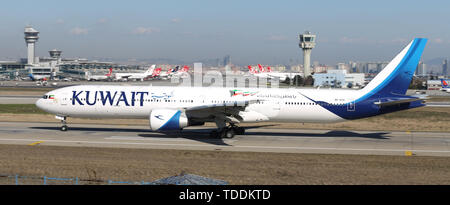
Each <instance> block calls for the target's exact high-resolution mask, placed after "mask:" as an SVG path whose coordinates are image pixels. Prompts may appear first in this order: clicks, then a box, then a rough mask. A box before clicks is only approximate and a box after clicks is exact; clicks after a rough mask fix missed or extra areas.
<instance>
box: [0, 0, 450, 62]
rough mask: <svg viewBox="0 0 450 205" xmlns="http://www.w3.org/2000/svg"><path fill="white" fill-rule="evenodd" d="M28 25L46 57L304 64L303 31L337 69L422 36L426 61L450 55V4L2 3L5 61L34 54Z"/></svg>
mask: <svg viewBox="0 0 450 205" xmlns="http://www.w3.org/2000/svg"><path fill="white" fill-rule="evenodd" d="M28 24H29V25H32V26H33V27H34V28H35V29H37V30H38V31H39V32H40V34H39V35H40V39H39V42H38V43H37V46H36V47H37V48H36V53H37V55H39V56H48V52H47V51H48V50H51V49H53V48H57V49H61V50H62V51H63V57H84V58H88V59H94V58H98V57H113V58H133V57H136V58H172V59H181V60H186V61H191V60H198V59H208V58H223V56H225V55H227V54H229V55H231V58H232V61H233V62H235V63H238V64H254V63H268V64H273V63H289V61H290V59H292V60H293V62H294V63H295V62H299V63H302V61H303V60H302V57H301V56H302V53H301V50H300V49H299V47H298V39H297V35H298V33H303V32H304V31H305V30H309V31H311V32H313V33H315V34H317V45H316V48H315V49H313V51H312V61H319V62H321V63H327V64H332V65H333V64H335V63H337V62H346V61H349V60H354V61H357V60H359V61H378V60H391V59H392V58H393V57H394V55H395V54H396V53H398V52H399V51H400V50H401V49H402V48H403V47H404V46H406V45H407V43H408V42H409V41H410V40H412V39H413V38H414V37H426V38H428V39H429V43H428V44H427V47H426V49H425V53H424V55H423V59H424V60H428V59H432V58H436V57H449V56H450V55H449V51H450V1H432V0H429V1H412V0H408V1H392V0H388V1H384V0H376V1H361V0H356V1H345V0H340V1H313V0H310V1H298V0H294V1H282V0H280V1H273V0H269V1H262V0H257V1H251V0H236V1H235V0H226V1H214V0H210V1H206V0H205V1H192V0H191V1H182V0H176V1H175V0H173V1H172V0H164V1H148V0H146V1H133V0H129V1H111V0H109V1H103V0H89V1H83V0H77V1H61V0H58V1H45V0H40V1H20V0H14V1H3V2H2V6H1V7H0V59H5V58H19V57H25V56H26V47H25V43H24V39H23V37H24V36H23V30H24V27H25V26H26V25H28Z"/></svg>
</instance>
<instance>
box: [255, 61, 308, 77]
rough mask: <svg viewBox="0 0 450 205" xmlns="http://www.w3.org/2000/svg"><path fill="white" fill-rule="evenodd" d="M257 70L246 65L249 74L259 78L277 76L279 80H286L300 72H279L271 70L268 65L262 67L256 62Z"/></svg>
mask: <svg viewBox="0 0 450 205" xmlns="http://www.w3.org/2000/svg"><path fill="white" fill-rule="evenodd" d="M258 68H259V71H258V70H256V69H254V68H253V67H252V66H251V65H249V66H248V69H249V72H250V74H252V75H254V76H256V77H259V78H267V79H272V78H279V79H280V81H286V79H287V78H289V79H293V78H294V77H295V76H296V75H300V73H280V72H272V69H271V68H270V66H267V68H264V67H263V66H262V65H261V64H258Z"/></svg>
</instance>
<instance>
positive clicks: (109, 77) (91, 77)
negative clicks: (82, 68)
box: [86, 68, 112, 81]
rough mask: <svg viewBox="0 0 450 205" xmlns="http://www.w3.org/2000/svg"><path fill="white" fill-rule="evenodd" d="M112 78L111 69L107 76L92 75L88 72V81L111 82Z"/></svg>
mask: <svg viewBox="0 0 450 205" xmlns="http://www.w3.org/2000/svg"><path fill="white" fill-rule="evenodd" d="M111 78H112V68H109V72H108V73H107V74H105V75H92V74H91V72H89V71H88V72H86V80H89V81H91V80H97V81H98V80H109V79H111Z"/></svg>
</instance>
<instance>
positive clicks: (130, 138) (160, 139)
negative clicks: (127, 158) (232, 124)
mask: <svg viewBox="0 0 450 205" xmlns="http://www.w3.org/2000/svg"><path fill="white" fill-rule="evenodd" d="M104 139H111V140H144V141H173V142H192V140H195V139H189V138H185V139H183V138H182V139H179V138H162V137H159V138H155V137H134V136H110V137H105V138H104ZM198 139H201V140H202V141H204V142H214V141H219V140H220V139H202V138H198ZM222 141H223V142H230V143H231V142H235V141H236V140H231V139H222Z"/></svg>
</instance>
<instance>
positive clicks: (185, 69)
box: [169, 65, 190, 78]
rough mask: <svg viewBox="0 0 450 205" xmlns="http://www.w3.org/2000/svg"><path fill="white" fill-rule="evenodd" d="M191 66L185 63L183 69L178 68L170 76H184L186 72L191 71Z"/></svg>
mask: <svg viewBox="0 0 450 205" xmlns="http://www.w3.org/2000/svg"><path fill="white" fill-rule="evenodd" d="M178 68H179V67H178ZM189 68H190V67H189V66H187V65H184V66H183V68H182V69H181V70H180V69H176V70H175V71H173V72H171V73H170V75H169V78H183V77H184V75H185V73H187V72H188V71H189Z"/></svg>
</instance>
